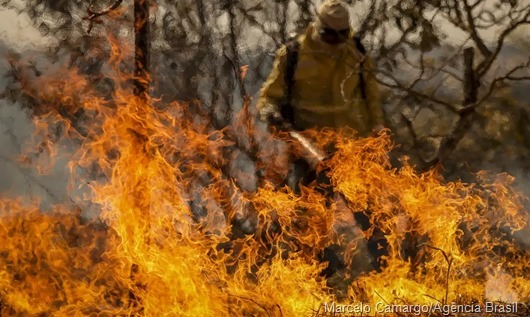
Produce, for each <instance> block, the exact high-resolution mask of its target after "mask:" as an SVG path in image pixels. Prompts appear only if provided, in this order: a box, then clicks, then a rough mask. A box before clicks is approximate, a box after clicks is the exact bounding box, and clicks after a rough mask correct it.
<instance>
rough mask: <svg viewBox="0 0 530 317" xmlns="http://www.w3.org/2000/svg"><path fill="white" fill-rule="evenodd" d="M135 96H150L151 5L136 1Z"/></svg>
mask: <svg viewBox="0 0 530 317" xmlns="http://www.w3.org/2000/svg"><path fill="white" fill-rule="evenodd" d="M134 40H135V41H134V44H135V52H134V95H135V96H138V97H141V98H146V97H147V96H148V94H149V47H150V42H149V3H148V0H135V1H134Z"/></svg>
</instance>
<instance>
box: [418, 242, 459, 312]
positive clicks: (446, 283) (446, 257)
mask: <svg viewBox="0 0 530 317" xmlns="http://www.w3.org/2000/svg"><path fill="white" fill-rule="evenodd" d="M425 246H426V247H427V248H431V249H434V250H438V251H440V252H442V255H443V257H444V258H445V261H446V262H447V274H446V276H445V298H444V304H447V297H448V296H449V275H450V273H451V265H452V264H453V258H452V257H451V258H450V257H449V256H448V255H447V253H445V251H444V250H442V249H440V248H437V247H434V246H432V245H428V244H426V245H425Z"/></svg>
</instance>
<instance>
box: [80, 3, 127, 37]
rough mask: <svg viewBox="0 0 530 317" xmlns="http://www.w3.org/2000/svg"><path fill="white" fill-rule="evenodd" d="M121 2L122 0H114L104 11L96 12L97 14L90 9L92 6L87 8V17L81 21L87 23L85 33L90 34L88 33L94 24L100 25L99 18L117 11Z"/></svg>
mask: <svg viewBox="0 0 530 317" xmlns="http://www.w3.org/2000/svg"><path fill="white" fill-rule="evenodd" d="M122 2H123V0H116V1H114V3H113V4H112V5H111V6H110V7H108V8H106V9H104V10H103V11H98V12H96V11H94V10H93V9H92V6H90V7H88V9H87V10H86V11H87V13H88V16H87V17H84V18H83V20H88V21H89V24H88V30H87V33H89V34H90V32H91V31H92V28H93V27H94V23H98V24H101V23H102V21H101V20H100V19H99V17H101V16H104V15H107V14H109V13H111V12H112V11H115V10H116V9H118V7H119V6H120V5H121V3H122Z"/></svg>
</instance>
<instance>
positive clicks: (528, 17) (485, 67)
mask: <svg viewBox="0 0 530 317" xmlns="http://www.w3.org/2000/svg"><path fill="white" fill-rule="evenodd" d="M523 24H530V7H529V8H528V11H527V12H526V14H525V16H524V17H523V18H522V19H520V20H518V21H517V22H515V23H513V24H512V25H510V26H509V27H507V28H506V29H504V31H503V32H502V33H501V34H500V35H499V38H498V40H497V47H496V48H495V51H494V52H493V53H492V54H491V55H489V56H488V58H486V59H485V60H484V61H483V62H482V63H480V65H479V66H478V67H477V71H478V74H479V78H481V77H482V76H484V75H485V74H486V73H487V72H488V71H489V69H490V67H491V65H492V64H493V62H494V61H495V59H496V58H497V56H498V55H499V53H500V52H501V50H502V48H503V46H504V40H505V39H506V37H507V36H508V35H510V34H511V33H512V32H513V31H515V30H516V29H517V28H518V27H519V26H521V25H523Z"/></svg>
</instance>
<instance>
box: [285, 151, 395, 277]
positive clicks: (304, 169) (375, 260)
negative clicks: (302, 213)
mask: <svg viewBox="0 0 530 317" xmlns="http://www.w3.org/2000/svg"><path fill="white" fill-rule="evenodd" d="M313 182H314V183H315V185H316V187H315V188H316V190H317V191H318V192H320V193H321V194H322V195H324V196H325V197H326V198H327V200H326V201H327V204H330V203H331V202H332V201H333V199H334V197H335V196H336V191H335V190H334V188H333V186H332V183H331V179H330V177H329V176H328V175H327V171H326V170H323V171H320V172H318V173H317V171H315V170H314V169H312V168H311V167H310V165H309V164H308V163H307V162H306V161H305V160H304V159H294V160H293V162H292V163H291V166H290V168H289V172H288V174H287V177H286V183H287V185H288V186H289V187H290V188H291V190H293V192H294V193H296V194H300V185H303V186H308V185H310V184H311V183H313ZM339 195H340V196H341V198H342V199H344V200H346V198H345V197H344V196H342V194H340V193H339ZM352 213H353V216H354V218H355V221H356V222H357V225H358V226H359V227H360V228H361V230H363V231H365V230H368V229H369V228H370V227H371V226H372V224H371V222H370V214H371V211H370V210H364V211H354V210H352ZM367 247H368V252H369V253H370V256H371V258H372V263H370V264H371V266H372V267H373V268H374V269H377V270H379V269H380V267H381V257H382V256H384V255H387V254H388V252H387V247H388V242H387V240H386V238H385V235H384V233H383V232H382V231H381V230H380V229H379V228H374V231H373V234H372V236H371V237H370V239H369V240H368V241H367ZM340 252H341V251H340V247H338V246H337V245H331V246H330V247H328V248H326V249H325V250H324V251H323V254H322V256H321V260H322V261H327V262H329V265H328V267H327V268H326V269H325V270H324V272H323V273H324V274H325V275H326V276H331V275H333V274H334V273H335V272H337V271H339V270H344V269H345V268H346V265H345V263H344V261H343V260H342V258H341V256H340V254H339V253H340Z"/></svg>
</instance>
